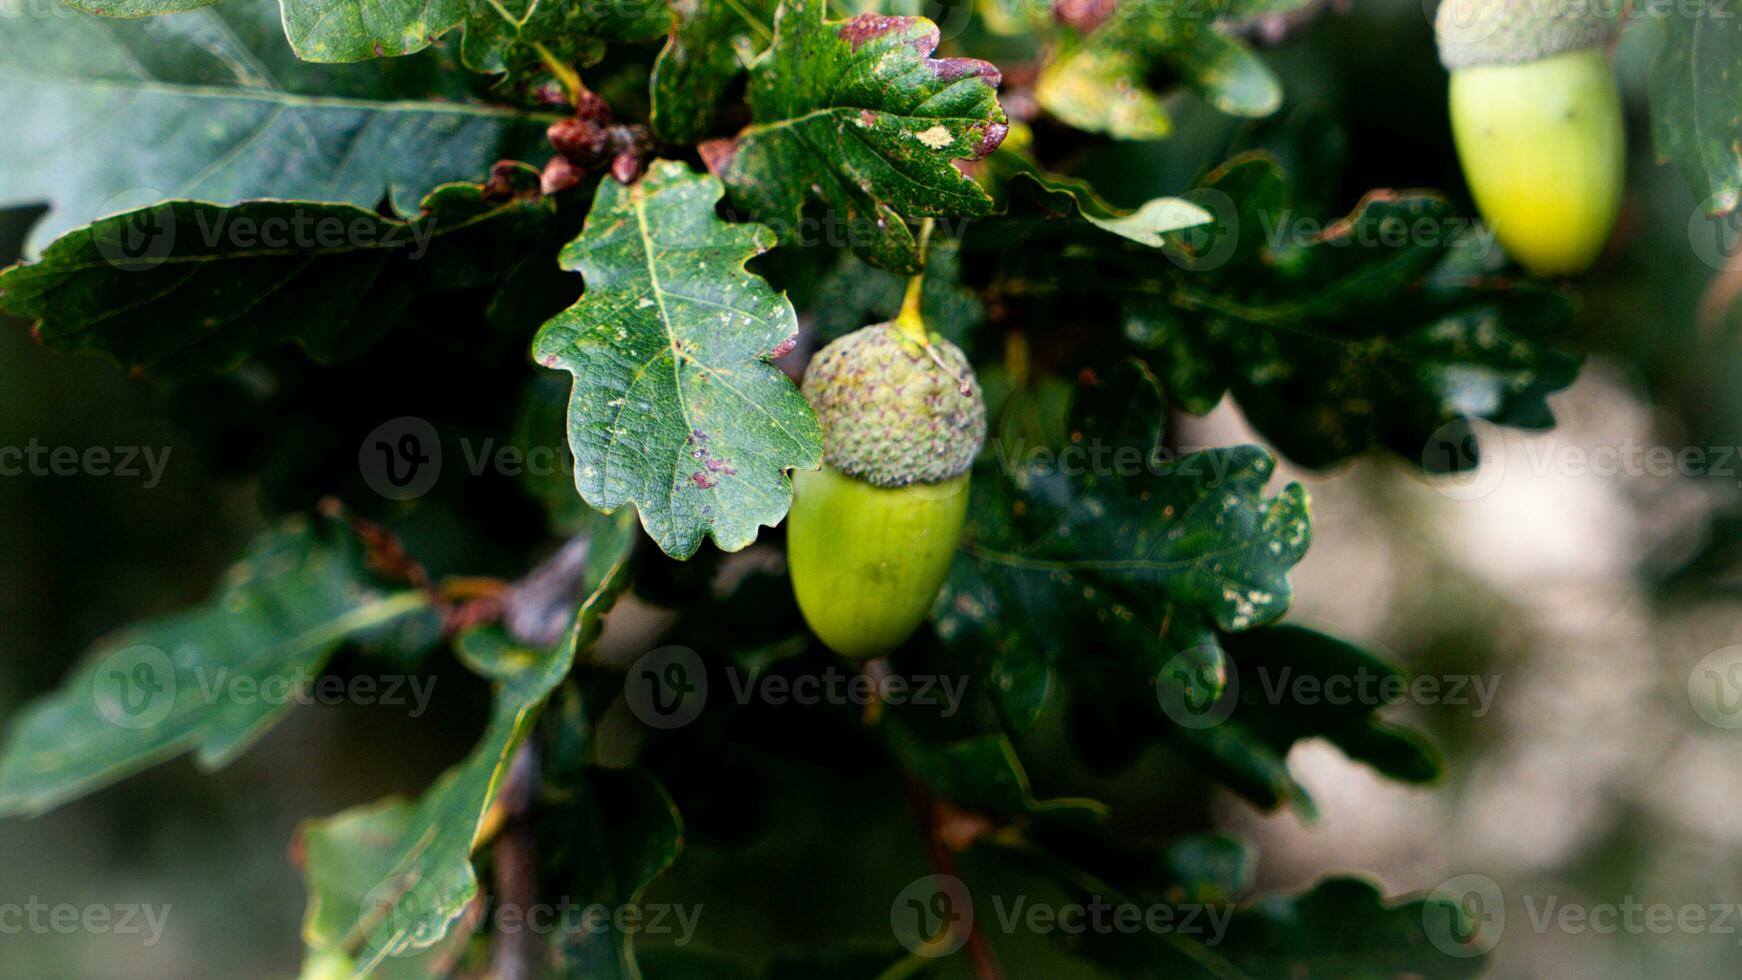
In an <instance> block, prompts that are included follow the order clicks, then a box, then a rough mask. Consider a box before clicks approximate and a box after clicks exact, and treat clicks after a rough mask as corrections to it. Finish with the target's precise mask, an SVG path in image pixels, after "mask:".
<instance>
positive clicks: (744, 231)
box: [533, 161, 822, 558]
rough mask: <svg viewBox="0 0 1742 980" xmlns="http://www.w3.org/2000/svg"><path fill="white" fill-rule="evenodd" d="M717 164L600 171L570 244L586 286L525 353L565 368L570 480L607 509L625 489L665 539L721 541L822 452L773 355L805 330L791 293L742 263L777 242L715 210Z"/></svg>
mask: <svg viewBox="0 0 1742 980" xmlns="http://www.w3.org/2000/svg"><path fill="white" fill-rule="evenodd" d="M722 193H723V191H722V188H721V187H720V182H719V180H718V179H717V178H714V177H709V176H702V175H698V174H694V173H692V172H690V170H689V168H688V167H685V166H684V165H683V164H681V163H676V162H671V161H659V162H656V163H655V164H654V165H653V166H652V168H651V169H649V171H648V172H647V174H646V175H645V176H644V177H642V178H641V180H639V181H638V182H636V183H635V184H633V185H631V186H629V187H622V186H619V185H617V184H616V183H614V182H609V181H607V182H606V183H604V184H603V185H601V188H600V190H599V194H598V198H597V199H596V200H595V202H594V204H593V210H592V212H591V213H590V214H589V215H588V217H587V224H586V228H585V229H584V230H583V231H582V233H581V236H580V237H579V238H577V239H575V241H574V242H572V243H571V244H570V245H569V246H568V247H567V248H565V249H564V250H563V257H562V261H563V264H564V266H565V267H567V268H570V269H575V270H578V271H579V272H580V273H581V274H582V276H583V277H584V279H585V281H586V286H587V291H586V294H585V295H583V296H582V297H581V301H580V302H579V303H577V304H576V305H575V306H574V307H572V308H571V309H569V310H568V311H566V312H564V313H562V314H561V315H559V316H558V317H556V318H555V319H553V320H551V321H550V322H549V323H546V324H545V325H544V327H543V328H542V329H541V330H540V331H539V334H538V337H537V339H536V340H535V341H534V344H533V355H534V357H535V358H536V359H537V360H538V362H539V363H540V364H543V365H545V366H546V367H552V368H561V369H563V370H566V371H568V372H569V373H570V374H572V375H573V376H574V379H575V384H574V391H573V394H572V396H571V398H570V402H569V412H568V437H569V446H570V449H571V450H573V452H574V455H575V485H576V487H577V488H578V489H579V491H580V494H581V496H582V497H583V498H585V499H586V501H587V503H589V504H591V505H592V506H593V507H595V508H597V509H599V510H602V511H606V512H611V511H614V510H616V509H617V508H618V507H620V506H622V505H623V504H625V503H633V504H635V506H636V509H637V510H638V511H639V512H640V514H641V520H642V524H643V526H645V527H646V528H647V531H648V533H649V534H650V535H651V536H652V537H653V539H654V540H655V541H656V542H658V544H659V546H660V547H661V548H663V549H664V550H665V551H666V552H667V553H668V554H671V555H673V556H675V557H680V558H687V557H689V556H690V555H692V554H694V553H695V551H696V549H697V548H698V547H700V545H701V540H702V536H703V535H704V534H707V535H712V536H713V538H714V541H715V543H716V544H718V545H719V546H720V547H721V548H722V549H724V550H726V551H736V550H738V549H740V548H743V547H745V546H746V545H748V544H750V542H752V541H753V540H755V538H756V533H757V529H758V528H759V527H760V526H763V525H773V524H775V523H777V522H778V521H779V520H780V519H781V518H782V517H783V516H785V514H786V510H787V508H788V506H789V505H790V504H791V500H792V488H791V484H790V482H789V481H788V479H787V476H786V472H785V471H786V470H788V469H790V468H793V467H805V468H814V467H816V466H818V465H820V463H821V458H822V433H821V429H820V428H819V426H818V425H817V421H816V416H815V415H813V414H812V413H811V410H810V406H808V405H806V404H805V401H804V396H803V395H801V394H800V393H799V391H798V389H797V388H796V387H795V386H794V385H793V384H792V382H791V381H789V380H788V379H787V378H786V376H785V375H783V374H781V373H780V371H779V369H777V368H775V367H774V366H773V365H772V364H770V363H769V361H770V359H771V358H772V357H773V356H774V354H775V352H776V350H777V349H780V348H782V347H783V346H785V345H787V344H788V342H789V341H791V340H792V339H793V338H794V337H795V336H796V335H797V333H798V321H797V318H796V316H795V315H794V313H793V310H792V306H791V304H790V303H788V302H787V300H786V298H785V297H784V296H783V295H781V294H780V293H777V292H775V291H774V290H773V289H772V288H770V287H769V285H768V284H767V283H766V282H764V281H763V280H762V279H761V278H759V277H757V276H755V275H753V274H752V273H750V272H749V271H747V270H746V269H745V268H744V265H745V263H746V262H747V261H748V260H749V259H751V258H752V257H754V256H755V255H757V254H759V253H761V252H763V251H766V250H767V249H768V248H770V247H772V246H773V244H774V236H773V235H772V233H770V232H769V231H768V229H766V228H762V227H759V226H756V225H735V224H728V223H726V222H724V221H721V220H720V219H719V218H718V217H717V216H716V215H715V213H714V206H715V204H716V203H718V201H719V199H720V197H721V195H722Z"/></svg>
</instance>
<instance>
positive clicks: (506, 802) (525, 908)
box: [490, 742, 542, 980]
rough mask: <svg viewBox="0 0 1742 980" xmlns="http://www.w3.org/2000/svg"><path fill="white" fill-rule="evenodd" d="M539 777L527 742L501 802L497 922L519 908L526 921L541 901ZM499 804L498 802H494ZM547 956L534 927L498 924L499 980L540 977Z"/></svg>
mask: <svg viewBox="0 0 1742 980" xmlns="http://www.w3.org/2000/svg"><path fill="white" fill-rule="evenodd" d="M537 782H538V759H537V755H536V753H535V752H534V751H533V748H532V743H530V742H527V743H525V744H522V745H521V746H520V748H519V749H518V750H516V752H515V754H514V759H513V761H511V762H510V763H509V764H508V775H507V776H506V777H505V778H504V779H503V783H502V792H501V794H500V795H498V796H497V804H498V805H499V806H500V807H501V808H502V811H503V817H502V827H501V833H500V835H499V836H498V837H497V838H496V843H495V847H494V849H493V854H494V856H495V859H496V860H495V865H496V867H495V878H496V908H497V910H498V911H497V924H498V926H499V927H500V925H501V923H502V922H503V921H504V914H505V913H507V911H508V910H509V909H511V908H512V909H515V910H516V912H517V913H518V916H517V917H518V919H519V921H520V922H521V923H523V924H524V923H525V922H526V921H527V915H528V913H529V912H530V911H531V909H532V908H533V907H534V906H535V905H537V904H538V845H537V842H536V840H535V839H534V837H533V833H532V823H531V821H529V820H528V819H527V817H526V811H527V808H528V807H529V806H530V805H531V803H532V794H533V789H534V788H535V786H536V785H537ZM492 809H495V807H492ZM541 956H542V951H541V949H540V943H539V936H538V934H537V933H536V932H534V931H532V930H531V929H526V928H520V929H515V930H512V931H508V930H502V929H500V928H499V929H498V932H497V935H496V942H495V944H494V948H493V949H492V950H491V953H490V966H491V975H492V976H493V977H495V978H497V980H535V978H536V977H538V976H539V962H540V958H541Z"/></svg>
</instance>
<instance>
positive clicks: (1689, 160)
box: [1651, 4, 1742, 215]
mask: <svg viewBox="0 0 1742 980" xmlns="http://www.w3.org/2000/svg"><path fill="white" fill-rule="evenodd" d="M1732 14H1733V12H1732V11H1730V10H1728V9H1727V8H1725V7H1724V6H1722V5H1720V4H1696V5H1694V6H1693V7H1692V8H1689V9H1687V10H1682V9H1679V8H1678V9H1677V10H1676V11H1675V12H1674V15H1673V16H1668V17H1661V18H1653V19H1654V20H1659V21H1661V22H1662V24H1663V32H1664V36H1663V44H1662V46H1661V47H1660V48H1659V49H1658V52H1657V60H1656V61H1655V62H1654V63H1653V64H1652V66H1651V132H1652V138H1653V140H1654V142H1655V143H1656V145H1657V155H1658V157H1660V158H1661V159H1664V160H1669V161H1673V162H1674V163H1675V165H1676V166H1677V167H1679V168H1680V169H1681V172H1682V176H1684V177H1686V178H1687V181H1688V185H1689V186H1690V187H1692V188H1693V191H1694V196H1696V197H1698V198H1700V199H1701V200H1702V201H1704V203H1705V206H1706V209H1707V210H1708V211H1709V212H1710V213H1712V214H1714V215H1725V214H1729V213H1730V212H1731V211H1734V210H1735V209H1736V207H1737V205H1738V204H1742V89H1739V88H1738V87H1737V85H1736V65H1737V64H1738V63H1742V24H1739V23H1737V19H1736V18H1735V17H1734V16H1732Z"/></svg>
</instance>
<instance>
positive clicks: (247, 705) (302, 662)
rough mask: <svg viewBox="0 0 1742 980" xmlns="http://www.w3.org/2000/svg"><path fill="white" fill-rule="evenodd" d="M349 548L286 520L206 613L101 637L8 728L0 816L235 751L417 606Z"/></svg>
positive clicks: (420, 599)
mask: <svg viewBox="0 0 1742 980" xmlns="http://www.w3.org/2000/svg"><path fill="white" fill-rule="evenodd" d="M359 550H360V549H359V548H358V547H357V546H356V543H355V542H354V540H353V539H352V538H351V537H349V535H348V533H347V532H345V531H343V530H342V529H341V528H339V527H337V526H335V525H333V524H331V523H328V522H325V521H322V522H321V523H320V524H318V525H311V524H309V523H307V522H304V521H291V522H288V523H286V524H285V525H284V526H283V527H281V528H280V529H278V530H275V531H272V532H269V533H267V534H265V535H263V536H261V537H260V538H259V539H258V540H256V541H255V542H254V544H253V546H252V547H251V548H250V549H249V551H248V554H247V555H246V556H245V557H244V558H243V559H242V561H241V562H240V563H239V564H237V565H236V566H235V567H234V568H232V569H231V570H230V572H229V574H228V576H227V578H226V581H225V583H224V588H223V591H222V592H220V593H219V594H218V595H216V596H214V597H213V598H212V599H211V600H210V601H209V602H207V603H206V604H205V605H203V606H199V607H197V608H195V609H191V610H188V611H186V612H182V613H177V614H174V615H170V616H165V617H163V618H161V619H156V620H151V621H148V622H145V623H141V624H139V625H137V626H135V627H132V628H131V629H128V630H125V631H123V632H121V633H118V634H116V635H114V636H112V637H110V638H108V639H106V640H103V641H102V642H100V643H99V644H98V645H97V646H96V648H95V649H93V650H92V651H91V652H90V653H89V654H87V655H86V657H85V659H84V661H83V662H82V663H81V664H80V666H79V667H78V668H77V669H76V670H75V671H74V673H73V674H72V676H71V677H70V678H69V679H68V680H67V682H66V683H65V685H63V686H62V687H61V689H60V690H59V691H56V692H54V693H52V694H48V695H45V696H43V697H42V698H39V699H38V700H36V701H34V702H32V703H31V704H29V705H27V706H26V707H25V708H24V709H23V710H22V711H20V712H19V714H18V715H17V717H16V718H14V719H13V720H12V723H11V725H10V726H9V731H8V735H7V739H6V746H5V751H4V754H3V755H0V813H3V814H14V813H26V814H37V813H41V812H43V811H45V810H48V809H50V808H52V807H55V806H57V805H59V804H61V803H64V802H66V801H67V800H70V799H74V798H76V797H78V796H82V795H84V794H86V793H89V792H91V791H92V790H95V789H97V788H99V787H102V786H105V785H107V784H109V783H111V782H114V781H115V780H117V779H121V778H123V777H125V776H127V775H130V774H132V773H134V772H136V771H138V770H140V769H143V768H145V767H146V766H149V765H152V764H154V763H157V762H162V761H164V760H166V759H169V758H172V757H174V756H176V755H180V754H181V753H183V752H189V751H192V752H193V753H194V755H195V759H196V761H197V762H198V763H199V764H200V765H201V766H202V767H203V768H206V769H216V768H218V767H220V766H223V765H225V764H226V763H228V762H229V761H230V760H231V759H234V758H235V757H236V756H237V755H239V754H241V753H242V752H243V751H244V750H245V749H247V748H248V746H250V745H252V744H253V743H254V741H255V740H257V739H258V738H259V737H260V736H261V735H263V734H265V732H266V731H267V730H268V729H269V728H271V727H272V726H273V725H274V724H275V723H276V722H277V721H278V720H279V719H280V718H281V717H283V715H284V713H285V712H286V711H288V710H289V709H290V707H291V706H292V705H293V704H295V703H296V700H297V696H298V692H300V691H302V690H304V689H305V688H306V687H307V686H308V685H309V684H312V683H313V682H314V681H315V680H316V679H317V678H318V677H319V676H320V672H321V670H322V668H323V667H324V666H325V665H326V662H327V658H328V657H330V656H331V655H332V654H333V652H334V651H335V650H337V649H338V648H339V646H340V644H342V643H344V642H345V641H346V640H347V639H349V638H351V637H354V636H358V635H361V634H365V633H367V632H369V631H378V630H380V629H383V628H386V627H389V626H391V624H393V623H395V622H396V621H399V620H401V619H404V618H406V617H412V616H415V615H416V614H417V613H419V612H421V611H422V610H424V609H425V608H426V607H427V606H428V604H429V599H428V598H427V597H426V596H425V594H424V593H422V592H398V593H389V592H386V591H384V590H383V589H382V587H381V586H380V585H378V584H377V583H376V582H375V581H374V580H373V579H372V578H371V577H370V576H369V575H368V574H367V573H366V572H365V571H364V568H363V560H362V556H361V555H360V554H359Z"/></svg>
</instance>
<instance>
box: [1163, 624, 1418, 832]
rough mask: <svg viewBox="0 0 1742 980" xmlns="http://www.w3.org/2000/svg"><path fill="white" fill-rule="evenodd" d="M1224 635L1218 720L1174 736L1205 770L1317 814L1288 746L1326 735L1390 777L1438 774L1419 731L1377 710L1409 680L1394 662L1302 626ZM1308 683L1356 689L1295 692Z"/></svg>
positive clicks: (1268, 799) (1214, 710) (1210, 716)
mask: <svg viewBox="0 0 1742 980" xmlns="http://www.w3.org/2000/svg"><path fill="white" fill-rule="evenodd" d="M1220 642H1221V645H1222V646H1223V647H1224V648H1225V650H1226V658H1227V660H1228V666H1229V670H1230V671H1231V674H1232V680H1231V681H1230V682H1229V683H1228V684H1227V685H1226V687H1225V688H1224V689H1223V690H1222V691H1221V692H1220V693H1219V699H1227V700H1226V702H1225V703H1219V704H1216V705H1213V706H1211V707H1207V708H1205V709H1204V717H1205V718H1206V720H1213V721H1214V723H1213V724H1206V725H1199V724H1197V723H1193V724H1189V725H1180V724H1174V725H1170V726H1169V732H1168V734H1169V736H1170V737H1172V738H1174V739H1176V740H1178V741H1179V742H1181V743H1184V744H1185V745H1186V746H1188V751H1189V753H1190V754H1191V756H1192V757H1193V759H1194V761H1195V762H1196V763H1197V764H1198V765H1199V767H1200V768H1202V769H1204V770H1205V771H1206V772H1208V773H1209V774H1210V775H1212V776H1214V777H1215V778H1216V779H1217V780H1218V781H1220V782H1222V783H1223V784H1225V785H1227V786H1229V787H1230V788H1232V789H1234V790H1235V791H1236V792H1238V793H1240V795H1242V796H1244V797H1246V798H1247V799H1248V800H1251V801H1252V802H1253V803H1254V804H1256V805H1257V806H1260V807H1264V808H1266V809H1268V808H1271V807H1275V806H1278V805H1280V804H1283V803H1288V804H1290V805H1292V806H1293V807H1294V808H1295V809H1297V810H1299V811H1300V812H1301V813H1302V814H1305V815H1307V816H1311V815H1313V814H1314V813H1315V812H1316V811H1315V808H1314V805H1313V802H1312V798H1311V797H1310V796H1309V795H1308V793H1307V791H1306V789H1305V787H1303V786H1301V785H1300V783H1299V782H1298V781H1297V780H1296V779H1295V778H1294V775H1293V773H1291V772H1290V771H1289V768H1288V754H1289V751H1290V750H1291V749H1292V748H1293V747H1294V745H1295V743H1297V742H1301V741H1304V740H1306V739H1309V738H1323V739H1325V740H1326V741H1328V742H1330V743H1331V744H1332V745H1335V746H1336V747H1337V748H1338V749H1340V750H1342V752H1343V754H1344V755H1346V756H1348V757H1349V758H1351V759H1353V760H1355V761H1357V762H1364V763H1366V764H1368V765H1370V766H1372V767H1373V768H1374V770H1375V771H1377V772H1378V773H1379V774H1380V775H1383V776H1386V777H1388V778H1390V779H1394V780H1398V781H1400V782H1408V783H1427V782H1432V781H1433V780H1435V779H1437V778H1438V777H1439V774H1440V762H1439V757H1438V755H1437V753H1435V752H1434V750H1433V749H1432V747H1431V746H1429V745H1428V744H1427V742H1426V741H1425V740H1424V739H1423V738H1422V737H1421V736H1420V735H1418V734H1416V733H1415V732H1412V731H1410V730H1408V729H1406V728H1403V727H1401V726H1399V725H1396V724H1393V723H1391V722H1388V721H1385V720H1384V719H1382V718H1380V717H1379V711H1380V710H1381V709H1382V708H1384V707H1388V706H1389V705H1388V704H1387V703H1385V702H1383V700H1382V698H1383V695H1384V691H1385V685H1387V684H1399V685H1401V684H1402V683H1403V681H1404V677H1403V673H1402V672H1401V671H1400V670H1398V669H1397V668H1396V667H1395V666H1393V665H1391V664H1389V663H1387V662H1386V661H1384V660H1382V659H1380V658H1379V657H1377V656H1374V655H1373V654H1371V653H1369V652H1367V651H1365V650H1363V649H1361V648H1359V647H1357V646H1355V645H1353V644H1351V643H1347V642H1344V641H1342V640H1339V639H1336V638H1335V637H1330V636H1326V635H1324V634H1322V633H1318V632H1315V631H1313V630H1309V629H1302V628H1300V627H1297V626H1287V625H1283V626H1275V627H1271V628H1269V629H1261V630H1253V631H1251V632H1248V633H1241V634H1238V635H1227V636H1223V637H1221V638H1220ZM1306 685H1310V688H1308V687H1306ZM1301 689H1310V690H1314V691H1332V690H1347V691H1350V692H1353V693H1352V694H1351V695H1350V697H1348V698H1345V699H1331V698H1316V699H1311V700H1310V701H1309V700H1303V699H1300V698H1296V697H1294V696H1293V692H1294V691H1296V690H1301ZM1208 700H1209V701H1215V700H1218V698H1211V699H1208ZM1218 709H1220V710H1218ZM1174 720H1175V719H1170V721H1174Z"/></svg>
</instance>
